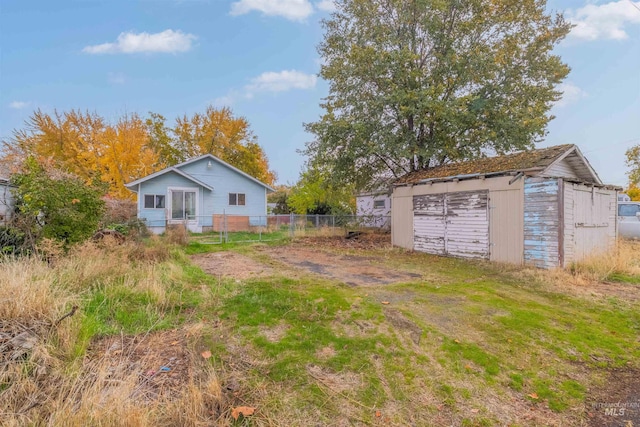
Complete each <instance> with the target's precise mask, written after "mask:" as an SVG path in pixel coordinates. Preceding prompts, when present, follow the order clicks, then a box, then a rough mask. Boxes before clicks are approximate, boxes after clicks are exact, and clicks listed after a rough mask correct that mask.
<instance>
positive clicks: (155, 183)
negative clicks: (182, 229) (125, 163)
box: [138, 172, 211, 231]
mask: <svg viewBox="0 0 640 427" xmlns="http://www.w3.org/2000/svg"><path fill="white" fill-rule="evenodd" d="M170 187H184V188H198V199H199V200H198V208H199V210H198V212H197V214H198V215H203V204H202V198H203V196H205V195H204V193H205V192H206V193H211V192H210V191H209V190H206V189H204V188H202V187H201V186H199V185H198V184H196V183H195V182H193V181H191V180H189V179H187V178H185V177H184V176H182V175H179V174H177V173H175V172H167V173H166V174H164V175H160V176H158V177H156V178H153V179H150V180H149V181H145V182H143V183H141V184H140V185H139V190H138V217H139V218H141V219H145V221H146V223H147V226H148V227H151V228H157V227H164V226H165V225H166V220H167V218H168V217H169V214H168V209H169V192H168V189H169V188H170ZM146 194H161V195H164V196H165V208H164V209H145V208H144V196H145V195H146ZM205 197H206V196H205ZM209 223H211V220H209ZM158 231H160V230H158Z"/></svg>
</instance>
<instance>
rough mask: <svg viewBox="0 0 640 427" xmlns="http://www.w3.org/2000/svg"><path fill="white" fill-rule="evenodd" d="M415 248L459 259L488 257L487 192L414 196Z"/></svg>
mask: <svg viewBox="0 0 640 427" xmlns="http://www.w3.org/2000/svg"><path fill="white" fill-rule="evenodd" d="M413 218H414V219H413V230H414V249H415V250H417V251H420V252H427V253H432V254H437V255H452V256H456V257H462V258H484V259H488V258H489V192H488V191H465V192H458V193H443V194H428V195H423V196H414V198H413Z"/></svg>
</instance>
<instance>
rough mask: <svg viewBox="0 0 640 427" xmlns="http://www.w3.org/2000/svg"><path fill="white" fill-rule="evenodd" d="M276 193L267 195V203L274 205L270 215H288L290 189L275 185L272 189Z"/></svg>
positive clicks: (289, 210) (289, 211)
mask: <svg viewBox="0 0 640 427" xmlns="http://www.w3.org/2000/svg"><path fill="white" fill-rule="evenodd" d="M274 189H275V190H276V191H274V192H273V193H269V195H268V196H267V202H268V203H275V204H276V206H275V207H274V208H273V211H272V212H271V213H273V214H276V215H282V214H288V213H291V209H290V208H289V204H288V202H289V194H290V193H291V188H289V187H287V186H286V185H277V186H275V187H274Z"/></svg>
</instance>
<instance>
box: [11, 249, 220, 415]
mask: <svg viewBox="0 0 640 427" xmlns="http://www.w3.org/2000/svg"><path fill="white" fill-rule="evenodd" d="M158 260H161V261H165V260H168V261H167V262H165V263H163V264H160V263H159V262H158ZM177 268H179V267H178V266H176V265H174V264H173V263H172V261H171V259H170V246H167V245H166V244H165V243H164V242H162V241H160V240H153V239H152V240H151V241H150V242H149V243H148V244H146V245H141V244H138V243H127V244H125V245H118V244H115V242H101V243H99V244H94V243H87V244H84V245H82V246H79V247H76V248H74V249H72V250H71V251H70V252H69V254H67V255H65V256H61V257H58V258H56V259H53V260H51V259H50V260H49V262H43V261H39V260H36V259H29V258H22V259H0V425H2V426H27V425H64V426H89V425H96V426H98V425H102V426H156V425H193V426H199V425H203V426H204V425H226V424H228V422H227V421H226V420H227V418H228V411H227V410H226V409H227V408H226V406H225V404H224V396H223V394H222V389H221V387H220V384H219V381H218V378H217V376H216V373H215V371H214V370H213V368H212V367H211V365H210V364H209V363H208V362H207V361H206V360H204V359H203V358H202V357H201V356H200V354H199V352H198V351H197V350H196V344H197V343H198V342H199V341H200V340H201V338H202V331H201V330H199V329H197V328H196V329H194V330H190V331H189V333H188V334H187V335H188V336H189V343H191V344H189V348H188V349H187V350H186V351H187V354H188V356H189V363H190V366H191V370H192V371H193V372H194V374H193V375H192V376H189V378H185V382H184V384H183V386H182V387H180V389H178V390H172V391H171V393H168V392H167V393H164V392H162V391H159V392H158V393H157V394H156V395H149V394H148V393H140V390H141V388H144V387H145V382H144V381H145V380H144V375H143V374H144V373H143V372H141V371H140V369H138V368H131V367H132V366H133V367H136V366H144V363H143V361H142V360H138V358H139V355H137V354H136V353H134V351H133V350H130V351H128V352H127V351H124V352H122V353H120V354H118V355H117V359H116V360H117V361H118V363H115V364H114V355H113V354H108V352H102V353H100V352H90V353H86V354H81V355H80V357H79V358H78V357H77V354H76V352H77V348H78V346H79V345H80V344H79V343H80V341H81V340H83V339H85V338H84V337H83V335H82V334H83V333H85V332H84V331H83V319H84V317H85V314H84V313H83V303H86V301H88V300H89V299H90V298H91V295H92V292H95V291H98V290H105V289H107V288H109V287H115V286H120V287H126V288H127V289H130V290H133V291H136V292H139V293H144V294H146V295H151V296H152V298H150V300H151V301H153V304H154V306H153V307H150V308H149V309H153V310H162V309H163V306H164V305H165V304H167V303H168V301H169V300H170V299H171V298H173V296H172V294H171V293H172V292H174V291H173V290H171V289H169V286H170V284H172V283H174V281H173V280H170V279H169V280H167V279H166V276H167V271H173V270H175V269H177ZM176 275H177V273H176ZM73 306H79V309H78V310H77V312H74V314H73V315H71V316H68V317H64V315H65V314H66V313H69V312H70V311H71V310H72V307H73ZM145 337H146V336H145ZM99 339H100V338H99V337H95V338H94V344H96V340H99ZM140 345H145V344H144V339H143V340H142V344H140ZM94 347H95V346H94ZM98 347H99V346H98ZM151 356H152V355H151ZM151 356H149V357H151ZM126 361H128V362H127V363H125V362H126Z"/></svg>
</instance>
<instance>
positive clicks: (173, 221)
mask: <svg viewBox="0 0 640 427" xmlns="http://www.w3.org/2000/svg"><path fill="white" fill-rule="evenodd" d="M172 191H195V193H196V217H195V218H194V219H190V220H187V222H188V223H189V224H197V223H198V216H199V215H200V189H199V188H198V187H167V198H166V199H165V203H164V205H165V206H166V209H167V222H168V223H169V224H183V223H184V222H185V220H184V219H172V218H171V211H172V209H173V198H172V197H171V192H172Z"/></svg>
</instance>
